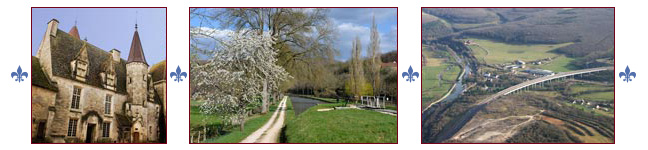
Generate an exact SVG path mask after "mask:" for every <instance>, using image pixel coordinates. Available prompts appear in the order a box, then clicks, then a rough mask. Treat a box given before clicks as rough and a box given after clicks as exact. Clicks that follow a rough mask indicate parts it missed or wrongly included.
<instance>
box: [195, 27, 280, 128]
mask: <svg viewBox="0 0 648 150" xmlns="http://www.w3.org/2000/svg"><path fill="white" fill-rule="evenodd" d="M272 44H274V43H273V40H272V39H271V37H270V36H263V35H261V36H258V35H254V36H252V35H242V34H230V35H229V38H228V39H227V40H225V41H224V42H222V44H220V46H218V48H217V49H216V50H213V51H210V52H211V53H212V54H213V55H212V56H211V57H210V58H209V60H208V61H207V62H206V63H204V64H199V63H191V66H192V69H193V70H192V78H193V80H192V81H193V82H196V88H195V94H193V95H192V97H193V98H197V99H203V100H204V103H202V104H201V107H200V108H201V112H202V113H205V114H218V115H219V116H221V117H223V120H224V121H225V123H226V124H239V125H240V129H241V131H242V130H243V129H244V124H245V120H246V118H247V116H248V115H249V113H250V112H251V110H253V109H255V108H258V106H259V105H260V103H261V96H265V95H267V93H263V92H267V91H266V90H263V89H265V88H264V86H273V87H270V88H276V85H278V83H279V82H281V81H283V80H285V79H286V78H289V77H290V76H289V75H288V73H286V71H285V70H284V68H282V67H280V66H278V65H276V64H275V62H276V61H277V59H276V55H277V53H276V52H275V50H274V49H273V47H272Z"/></svg>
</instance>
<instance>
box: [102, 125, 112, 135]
mask: <svg viewBox="0 0 648 150" xmlns="http://www.w3.org/2000/svg"><path fill="white" fill-rule="evenodd" d="M101 128H102V133H103V137H109V136H110V122H104V123H103V125H102V127H101Z"/></svg>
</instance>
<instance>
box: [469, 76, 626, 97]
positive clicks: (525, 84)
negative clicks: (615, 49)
mask: <svg viewBox="0 0 648 150" xmlns="http://www.w3.org/2000/svg"><path fill="white" fill-rule="evenodd" d="M603 70H614V67H599V68H589V69H582V70H576V71H570V72H561V73H558V74H555V75H552V76H544V77H541V78H537V79H533V80H529V81H526V82H522V83H520V84H517V85H514V86H512V87H509V88H507V89H504V90H502V91H500V92H497V93H495V94H493V95H491V96H490V97H488V98H486V99H484V100H482V102H480V103H478V104H476V105H482V104H486V103H489V102H491V101H493V100H495V99H497V98H498V97H500V96H503V95H507V94H509V93H512V92H515V91H517V90H520V89H522V88H525V87H528V86H531V85H534V84H538V83H541V82H545V81H549V80H554V79H558V78H563V77H567V76H573V75H579V74H584V73H590V72H598V71H603Z"/></svg>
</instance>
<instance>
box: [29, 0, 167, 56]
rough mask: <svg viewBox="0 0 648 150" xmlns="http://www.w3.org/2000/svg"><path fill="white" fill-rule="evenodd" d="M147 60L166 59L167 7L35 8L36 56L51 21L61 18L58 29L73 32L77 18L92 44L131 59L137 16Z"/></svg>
mask: <svg viewBox="0 0 648 150" xmlns="http://www.w3.org/2000/svg"><path fill="white" fill-rule="evenodd" d="M136 17H137V24H138V27H139V28H138V31H139V35H140V40H141V41H142V48H144V55H145V56H146V62H148V64H149V65H150V66H152V65H153V64H155V63H158V62H160V61H162V60H164V59H166V9H164V8H33V9H32V56H35V55H36V53H37V52H38V47H39V46H40V45H39V44H40V42H41V40H42V39H43V35H44V34H45V29H46V28H47V22H49V21H50V20H52V19H54V18H55V19H56V20H58V21H59V26H58V28H59V29H61V30H63V31H65V32H69V31H70V29H71V28H72V26H74V21H75V20H76V21H77V28H78V29H79V36H80V37H81V39H84V38H87V39H88V42H90V43H91V44H93V45H95V46H97V47H99V48H101V49H103V50H105V51H109V50H111V49H113V48H115V49H118V50H119V51H121V57H122V58H123V59H125V60H126V59H128V54H129V51H130V45H131V41H132V39H133V33H134V32H135V18H136Z"/></svg>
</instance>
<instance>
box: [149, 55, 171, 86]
mask: <svg viewBox="0 0 648 150" xmlns="http://www.w3.org/2000/svg"><path fill="white" fill-rule="evenodd" d="M149 74H151V77H152V78H153V82H157V81H160V80H166V76H167V75H166V60H163V61H160V62H159V63H157V64H155V65H153V66H152V67H151V69H150V71H149Z"/></svg>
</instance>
